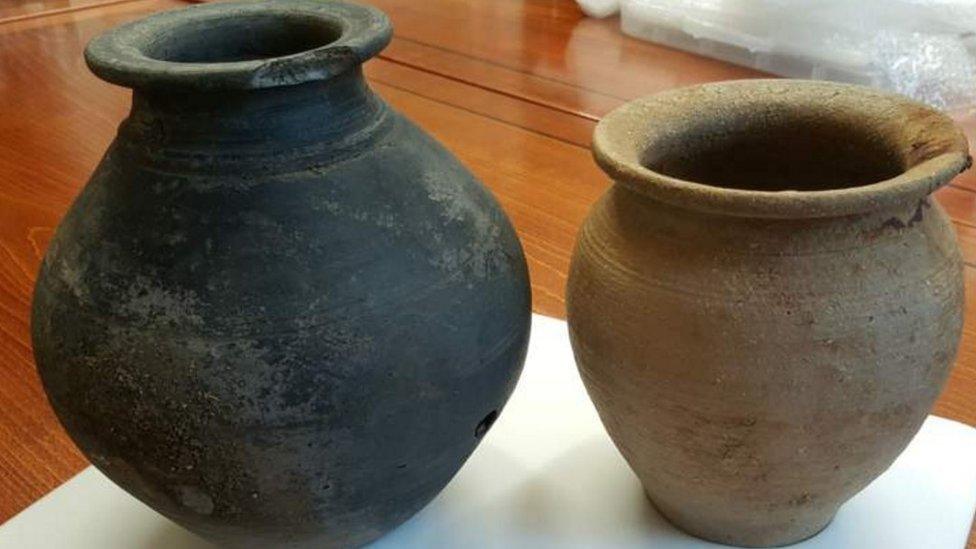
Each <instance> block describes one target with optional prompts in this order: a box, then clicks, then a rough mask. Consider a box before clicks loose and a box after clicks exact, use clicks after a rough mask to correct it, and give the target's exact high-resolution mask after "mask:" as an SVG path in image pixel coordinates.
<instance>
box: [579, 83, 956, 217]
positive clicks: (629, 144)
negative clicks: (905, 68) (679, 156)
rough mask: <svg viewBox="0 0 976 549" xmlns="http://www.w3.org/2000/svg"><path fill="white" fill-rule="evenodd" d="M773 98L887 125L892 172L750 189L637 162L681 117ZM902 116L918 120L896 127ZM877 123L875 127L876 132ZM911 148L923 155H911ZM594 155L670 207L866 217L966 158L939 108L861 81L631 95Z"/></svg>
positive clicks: (933, 183)
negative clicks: (834, 182)
mask: <svg viewBox="0 0 976 549" xmlns="http://www.w3.org/2000/svg"><path fill="white" fill-rule="evenodd" d="M776 102H778V103H779V104H781V105H787V106H803V107H804V108H809V109H814V111H813V112H819V110H820V109H822V110H823V112H830V113H832V114H833V115H837V114H838V113H839V114H841V115H849V116H865V115H871V116H875V117H877V119H878V120H882V117H884V116H886V117H887V119H890V120H891V121H892V122H891V123H890V124H889V125H888V126H890V128H889V127H887V126H885V127H884V131H886V132H887V134H888V135H886V137H890V138H891V139H890V141H891V143H892V144H893V145H894V146H896V147H898V149H899V150H898V156H899V158H901V159H902V160H903V162H904V164H905V166H903V169H902V171H901V173H899V174H898V175H896V176H895V177H892V178H889V179H885V180H882V181H877V182H874V183H868V184H864V185H858V186H853V187H847V188H837V189H827V190H816V191H793V190H790V191H756V190H746V189H736V188H726V187H720V186H716V185H710V184H705V183H698V182H695V181H689V180H685V179H680V178H676V177H671V176H668V175H666V174H663V173H660V172H658V171H655V170H653V169H651V168H648V167H646V166H645V165H644V163H643V159H644V158H645V156H646V153H647V151H648V150H650V149H652V148H653V147H654V140H655V139H662V138H664V137H667V136H671V137H673V135H674V134H673V126H674V125H675V122H676V121H677V120H679V119H683V120H691V119H696V118H697V119H701V118H702V117H708V116H721V115H722V113H723V112H724V113H728V112H730V111H737V112H748V111H747V109H749V108H750V106H753V107H755V106H758V105H770V104H772V103H776ZM906 115H912V116H914V119H915V120H918V121H919V122H917V123H916V124H915V125H914V126H912V125H909V124H905V123H902V122H903V120H902V119H905V116H906ZM881 128H882V127H881V126H880V125H879V126H878V128H876V129H881ZM916 150H922V151H926V152H925V155H924V156H923V157H921V158H913V157H912V153H913V152H914V151H916ZM593 155H594V158H595V160H596V162H597V164H599V165H600V167H601V168H602V169H603V171H605V172H606V173H607V174H608V175H609V176H610V177H611V178H612V179H613V180H614V181H615V182H616V183H619V184H621V185H624V186H625V187H627V188H629V189H631V190H634V191H637V192H639V193H641V194H644V195H646V196H649V197H651V198H654V199H656V200H660V201H662V202H666V203H669V204H672V205H676V206H681V207H685V208H690V209H694V210H700V211H705V212H709V213H719V214H726V215H735V216H743V217H766V218H813V217H831V216H842V215H851V214H857V213H864V212H868V211H873V210H880V209H883V208H887V207H892V206H898V205H902V204H905V203H908V202H910V201H913V200H920V199H922V198H924V197H925V196H927V195H929V194H931V193H932V192H933V191H935V190H936V189H938V188H939V187H941V186H943V185H945V184H947V183H948V182H949V181H950V180H952V178H953V177H955V176H956V175H958V174H959V173H961V172H962V171H965V170H966V169H967V168H969V166H970V165H971V163H972V160H971V158H970V156H969V145H968V142H967V140H966V137H965V135H964V134H963V133H962V131H961V130H960V129H959V128H958V127H957V126H956V125H955V123H954V122H953V121H952V119H950V118H949V117H948V116H946V115H945V114H943V113H941V112H940V111H937V110H936V109H933V108H931V107H928V106H925V105H922V104H920V103H917V102H915V101H912V100H910V99H908V98H905V97H902V96H899V95H895V94H890V93H884V92H879V91H877V90H873V89H870V88H866V87H862V86H854V85H849V84H837V83H830V82H819V81H808V80H741V81H730V82H720V83H714V84H705V85H701V86H693V87H688V88H681V89H677V90H672V91H668V92H664V93H660V94H657V95H652V96H648V97H644V98H641V99H637V100H635V101H631V102H629V103H627V104H625V105H623V106H621V107H619V108H617V109H615V110H614V111H612V112H611V113H610V114H608V115H607V116H606V117H604V118H603V120H602V121H601V122H600V123H599V124H598V125H597V128H596V130H595V132H594V136H593Z"/></svg>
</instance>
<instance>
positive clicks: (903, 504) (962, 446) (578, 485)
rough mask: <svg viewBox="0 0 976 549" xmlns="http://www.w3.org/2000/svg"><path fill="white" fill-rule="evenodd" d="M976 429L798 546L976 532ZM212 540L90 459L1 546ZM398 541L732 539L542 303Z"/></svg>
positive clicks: (169, 546)
mask: <svg viewBox="0 0 976 549" xmlns="http://www.w3.org/2000/svg"><path fill="white" fill-rule="evenodd" d="M974 508H976V429H973V428H971V427H968V426H965V425H962V424H960V423H956V422H953V421H949V420H946V419H942V418H937V417H931V418H929V419H928V421H927V422H926V423H925V426H924V427H923V428H922V431H921V432H920V433H919V435H918V436H917V437H916V439H915V440H914V441H913V442H912V444H911V445H910V446H909V448H908V450H906V452H905V453H904V454H903V455H902V456H901V457H900V458H899V459H898V461H897V462H896V463H895V465H894V466H893V467H892V468H891V469H890V470H889V471H888V472H887V473H885V474H884V475H883V476H882V477H881V478H879V479H878V480H877V481H875V482H874V483H873V484H872V485H871V486H870V487H868V488H867V489H866V490H864V491H863V492H862V493H861V494H859V495H858V496H856V497H855V498H854V499H852V500H851V501H850V502H848V503H847V504H846V505H845V506H844V507H843V508H842V509H841V512H840V513H839V514H838V515H837V518H836V519H835V520H834V522H833V523H832V524H831V525H830V526H829V527H828V528H827V529H826V530H825V531H824V532H823V533H822V534H820V535H819V536H817V537H815V538H813V539H811V540H808V541H806V542H804V543H802V544H798V545H795V546H793V547H795V548H802V549H812V548H844V549H847V548H857V549H875V548H877V549H881V548H884V549H899V548H905V549H921V548H925V549H934V548H938V549H941V548H951V549H955V548H961V547H964V546H965V543H966V537H967V535H968V532H969V526H970V524H971V521H972V516H973V510H974ZM181 547H182V548H202V547H207V545H206V544H204V543H203V542H201V541H199V540H198V539H196V538H194V537H193V536H192V535H190V534H188V533H186V532H184V531H183V530H181V529H180V528H179V527H178V526H176V525H174V524H173V523H171V522H169V521H168V520H166V519H165V518H163V517H161V516H160V515H158V514H156V513H155V512H153V511H151V510H150V509H148V508H147V507H145V506H144V505H142V504H141V503H139V502H138V501H136V500H135V499H133V498H132V497H130V496H128V495H127V494H126V493H124V492H123V491H122V490H120V489H118V488H116V487H115V485H114V484H112V483H111V482H110V481H108V480H107V479H106V478H105V477H104V476H102V475H101V473H99V472H98V471H96V470H94V469H92V468H89V469H86V470H85V471H84V472H82V473H81V474H79V475H78V476H77V477H75V478H74V479H72V480H70V481H68V482H67V483H65V484H64V485H63V486H61V487H60V488H58V489H57V490H55V491H54V492H52V493H51V494H49V495H48V496H46V497H44V498H43V499H41V500H40V501H38V502H37V503H35V504H34V505H32V506H31V507H30V508H28V509H27V510H25V511H24V512H23V513H21V514H20V515H18V516H16V517H14V518H13V519H12V520H10V521H9V522H7V523H6V524H4V525H2V526H0V549H41V548H43V549H59V548H70V549H145V548H154V549H164V548H165V549H179V548H181ZM373 547H374V548H375V549H388V548H394V547H417V548H429V547H450V548H455V547H461V548H465V549H470V548H481V547H498V548H545V547H575V548H583V547H587V548H593V547H613V548H617V547H634V548H636V547H646V548H653V549H685V548H692V547H720V546H718V545H715V544H710V543H705V542H702V541H699V540H696V539H694V538H690V537H688V536H686V535H684V534H682V533H681V532H679V531H677V530H675V529H674V528H672V527H671V526H669V525H668V524H667V523H666V522H665V521H664V520H663V519H662V518H661V517H660V516H659V515H658V514H657V513H656V512H655V511H654V509H653V507H651V505H650V504H649V503H648V502H647V500H646V499H645V498H644V496H643V492H642V491H641V488H640V485H639V484H638V482H637V479H636V477H634V475H633V474H632V473H631V472H630V470H629V469H628V468H627V466H626V464H625V463H624V461H623V459H622V458H621V457H620V455H619V454H618V453H617V450H616V449H615V448H614V447H613V445H612V443H611V442H610V440H609V438H607V436H606V434H605V433H604V431H603V427H602V425H601V424H600V422H599V419H598V418H597V415H596V412H595V411H594V409H593V407H592V406H591V405H590V402H589V400H588V399H587V397H586V394H585V392H584V390H583V386H582V384H581V382H580V380H579V376H578V375H577V374H576V368H575V366H574V363H573V357H572V353H571V351H570V348H569V341H568V338H567V336H566V325H565V323H563V322H561V321H557V320H552V319H548V318H545V317H539V316H536V317H534V324H533V333H532V344H531V347H530V350H529V358H528V361H527V364H526V368H525V373H524V374H523V376H522V379H521V381H520V383H519V386H518V388H517V390H516V391H515V394H514V395H513V397H512V400H511V402H510V403H509V405H508V407H506V409H505V411H504V413H502V415H501V417H500V418H499V420H498V422H497V423H496V424H495V426H494V428H493V429H492V430H491V432H490V433H489V435H488V436H487V437H486V439H485V441H484V443H483V444H482V445H481V447H480V448H479V449H478V451H477V452H475V454H474V455H473V456H472V458H471V459H470V460H469V461H468V463H467V465H465V467H464V468H463V469H462V471H461V473H460V474H459V475H458V476H457V477H456V478H455V479H454V481H453V482H451V484H450V485H449V486H448V487H447V488H446V489H445V490H444V492H443V493H442V494H441V495H440V496H439V497H438V498H437V499H436V500H434V502H433V503H432V504H431V505H430V506H428V507H427V508H426V509H425V510H424V511H422V512H421V513H420V514H419V515H417V516H416V517H414V518H413V519H412V520H411V521H409V522H408V523H406V524H405V525H403V526H402V527H400V528H399V529H397V530H396V531H395V532H393V533H391V534H390V535H388V536H387V537H385V538H384V539H382V540H380V541H379V542H377V543H376V544H374V546H373Z"/></svg>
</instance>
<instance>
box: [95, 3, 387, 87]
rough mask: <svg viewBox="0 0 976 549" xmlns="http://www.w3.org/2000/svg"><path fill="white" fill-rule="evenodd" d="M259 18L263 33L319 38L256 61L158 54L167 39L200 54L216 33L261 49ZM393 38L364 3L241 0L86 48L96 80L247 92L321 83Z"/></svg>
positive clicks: (165, 18) (112, 34) (138, 27)
mask: <svg viewBox="0 0 976 549" xmlns="http://www.w3.org/2000/svg"><path fill="white" fill-rule="evenodd" d="M258 20H261V21H270V23H269V24H268V25H265V26H267V27H273V25H275V24H278V23H280V24H287V25H300V26H301V27H302V29H310V31H309V32H317V33H319V35H320V36H321V37H323V39H321V40H319V42H318V43H313V44H312V45H311V47H305V48H300V49H299V50H298V51H287V52H285V53H284V54H281V55H268V56H261V57H260V58H255V59H241V60H230V61H227V60H207V59H206V58H204V59H202V60H192V61H186V60H179V59H177V60H174V59H171V58H167V56H165V55H159V54H158V52H159V51H161V50H163V49H166V43H165V42H166V41H167V40H170V41H173V42H179V41H180V40H181V38H184V39H186V40H190V39H192V40H193V41H194V43H195V44H196V45H197V49H199V50H202V51H203V52H205V51H206V49H207V46H208V40H211V38H208V37H211V36H218V35H221V34H223V38H224V39H228V37H229V39H237V40H250V41H252V42H254V43H260V42H261V39H262V37H261V36H248V34H249V32H250V31H251V30H252V29H253V28H254V27H255V25H254V24H253V23H254V22H255V21H258ZM228 25H238V26H237V27H233V28H226V27H227V26H228ZM222 29H223V30H224V32H223V33H221V32H220V31H221V30H222ZM286 31H287V29H286ZM286 31H283V32H286ZM391 35H392V26H391V24H390V21H389V19H388V18H387V17H386V15H385V14H384V13H383V12H381V11H379V10H377V9H375V8H372V7H368V6H364V5H359V4H353V3H348V2H341V1H336V0H244V1H238V2H224V3H216V4H202V5H198V6H191V7H187V8H182V9H178V10H174V11H169V12H164V13H160V14H156V15H152V16H149V17H146V18H144V19H140V20H137V21H134V22H132V23H128V24H125V25H122V26H119V27H116V28H115V29H112V30H110V31H108V32H106V33H104V34H102V35H100V36H98V37H96V38H95V39H93V40H92V41H91V42H90V43H89V44H88V47H87V48H86V49H85V59H86V61H87V63H88V66H89V67H90V68H91V70H92V72H94V73H95V74H96V75H97V76H98V77H99V78H101V79H103V80H106V81H108V82H112V83H114V84H119V85H122V86H126V87H130V88H169V89H172V88H185V89H196V90H233V89H237V90H248V89H260V88H269V87H277V86H288V85H295V84H301V83H305V82H311V81H316V80H326V79H328V78H330V77H332V76H333V75H336V74H339V73H342V72H344V71H346V70H349V69H351V68H353V67H355V66H357V65H359V64H361V63H363V62H364V61H366V60H368V59H370V58H371V57H373V56H375V55H376V54H377V53H379V51H380V50H382V49H383V48H384V47H386V45H387V44H388V43H389V41H390V38H391ZM176 45H177V46H178V44H176ZM170 49H172V48H170Z"/></svg>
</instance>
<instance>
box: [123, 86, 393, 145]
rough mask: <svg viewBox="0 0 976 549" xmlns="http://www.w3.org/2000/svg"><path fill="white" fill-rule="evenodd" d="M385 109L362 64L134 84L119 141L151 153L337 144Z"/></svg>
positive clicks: (361, 128) (376, 117)
mask: <svg viewBox="0 0 976 549" xmlns="http://www.w3.org/2000/svg"><path fill="white" fill-rule="evenodd" d="M385 111H386V108H385V105H384V104H383V102H382V101H381V100H380V99H379V98H377V97H376V96H375V95H374V94H373V93H372V91H371V90H370V89H369V86H368V85H367V84H366V81H365V79H364V78H363V74H362V70H361V68H360V67H356V68H354V69H351V70H349V71H347V72H345V73H342V74H339V75H335V76H334V77H332V78H329V79H327V80H321V81H313V82H307V83H303V84H298V85H292V86H281V87H273V88H260V89H251V90H221V91H199V90H194V91H189V92H174V91H172V90H166V91H158V90H152V89H146V90H140V89H136V90H134V91H133V97H132V111H131V113H130V114H129V117H128V119H127V120H126V121H125V122H124V123H123V124H122V126H121V128H120V130H119V137H120V139H119V143H120V144H121V145H123V146H125V145H128V146H129V148H130V149H134V150H136V151H141V152H142V154H144V155H152V156H168V157H173V156H179V155H181V154H182V155H186V154H210V155H218V156H219V155H249V154H280V153H282V152H285V151H291V150H298V149H303V148H307V147H310V146H316V145H325V146H327V145H329V144H336V143H340V142H342V141H344V140H346V139H348V138H349V137H350V136H352V135H355V134H359V133H361V132H363V131H364V130H366V129H368V128H370V127H371V126H374V125H375V124H376V123H377V122H378V121H379V119H380V118H382V116H383V114H384V113H385Z"/></svg>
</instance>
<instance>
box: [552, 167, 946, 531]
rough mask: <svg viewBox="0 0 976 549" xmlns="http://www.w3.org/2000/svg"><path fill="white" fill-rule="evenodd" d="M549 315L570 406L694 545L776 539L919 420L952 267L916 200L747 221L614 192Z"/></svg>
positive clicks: (871, 470) (861, 479)
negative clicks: (574, 387)
mask: <svg viewBox="0 0 976 549" xmlns="http://www.w3.org/2000/svg"><path fill="white" fill-rule="evenodd" d="M567 305H568V315H569V326H570V335H571V339H572V343H573V348H574V351H575V354H576V358H577V361H578V365H579V370H580V373H581V375H582V378H583V380H584V382H585V384H586V387H587V390H588V392H589V394H590V397H591V398H592V400H593V402H594V403H595V405H596V407H597V409H598V411H599V413H600V417H601V419H602V420H603V423H604V425H605V426H606V428H607V431H608V432H609V434H610V436H611V437H612V438H613V440H614V442H615V443H616V445H617V447H618V448H619V449H620V451H621V453H622V454H623V456H624V457H625V458H626V460H627V462H628V463H629V464H630V466H631V467H632V468H633V470H634V471H635V472H636V473H637V475H638V476H639V477H640V480H641V482H642V483H643V485H644V487H645V490H646V492H647V494H648V495H649V497H650V499H651V500H652V501H653V502H654V504H655V506H656V507H657V508H658V509H659V510H660V511H661V512H662V513H663V514H664V515H665V516H667V517H668V518H669V519H670V520H671V521H672V522H674V523H675V524H677V525H678V526H680V527H681V528H683V529H685V530H687V531H689V532H690V533H692V534H695V535H697V536H700V537H704V538H707V539H711V540H715V541H718V542H722V543H729V544H735V545H749V546H765V545H782V544H786V543H792V542H795V541H799V540H801V539H804V538H806V537H809V536H811V535H813V534H815V533H817V532H818V531H819V530H821V529H822V528H824V527H825V526H826V525H827V524H828V523H829V521H830V520H831V518H832V517H833V515H834V513H835V512H836V511H837V510H838V507H839V506H840V505H841V504H842V503H843V502H845V501H846V500H847V499H849V498H850V497H851V496H852V495H854V494H855V493H857V492H858V491H859V490H861V489H862V488H863V487H865V486H866V485H867V484H868V483H869V482H871V480H873V479H874V478H875V477H876V476H878V475H879V474H880V473H881V472H882V471H884V470H885V469H886V468H887V467H888V466H889V465H890V464H891V463H892V461H893V460H894V459H895V457H896V456H897V455H898V454H899V453H900V452H901V451H902V450H903V449H904V447H905V446H906V445H907V444H908V442H909V441H910V439H911V438H912V436H913V435H914V434H915V433H916V431H917V430H918V429H919V427H920V426H921V424H922V421H923V420H924V419H925V417H926V414H927V413H928V411H929V409H930V407H931V406H932V404H933V403H934V401H935V399H936V398H937V396H938V395H939V392H940V390H941V388H942V386H943V383H944V382H945V380H946V377H947V374H948V372H949V369H950V366H951V364H952V362H953V359H954V356H955V351H956V346H957V343H958V340H959V336H960V330H961V326H962V318H963V279H962V263H961V259H960V255H959V252H958V251H957V247H956V244H955V240H954V235H953V232H952V228H951V225H950V223H949V221H948V220H947V218H946V215H945V213H944V212H943V211H942V208H941V207H939V205H938V204H937V203H935V202H933V201H931V200H930V199H928V198H926V199H923V200H921V201H917V200H914V201H911V202H906V203H902V204H899V205H896V206H892V207H890V208H884V209H881V210H878V211H872V212H868V213H863V214H857V215H847V216H840V217H822V218H806V219H766V218H759V217H743V216H731V215H722V214H719V213H707V212H701V211H694V210H691V209H687V208H684V207H678V206H672V205H668V204H666V203H664V202H661V201H658V200H655V199H653V198H651V197H648V196H645V195H643V194H642V193H639V192H635V191H634V190H632V189H631V188H628V187H626V186H623V185H619V184H618V185H615V186H613V187H612V188H611V189H610V190H609V191H608V192H607V193H606V195H605V196H604V197H603V198H602V199H601V200H600V201H599V202H598V203H597V204H596V205H595V206H594V207H593V209H592V211H591V213H590V214H589V217H588V219H587V220H586V222H585V225H584V226H583V229H582V231H581V233H580V236H579V240H578V244H577V248H576V251H575V255H574V256H573V260H572V267H571V272H570V277H569V288H568V295H567Z"/></svg>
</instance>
